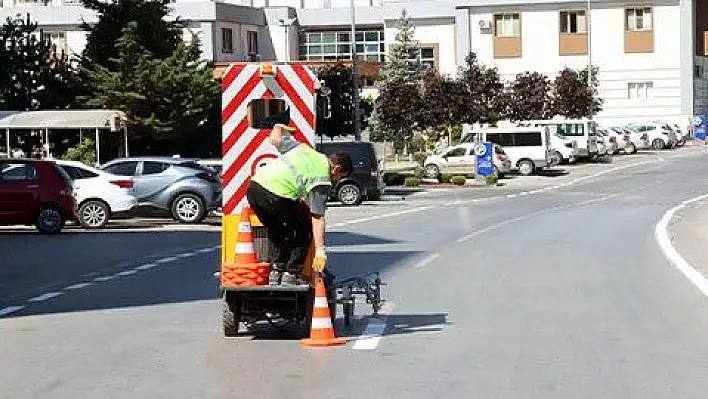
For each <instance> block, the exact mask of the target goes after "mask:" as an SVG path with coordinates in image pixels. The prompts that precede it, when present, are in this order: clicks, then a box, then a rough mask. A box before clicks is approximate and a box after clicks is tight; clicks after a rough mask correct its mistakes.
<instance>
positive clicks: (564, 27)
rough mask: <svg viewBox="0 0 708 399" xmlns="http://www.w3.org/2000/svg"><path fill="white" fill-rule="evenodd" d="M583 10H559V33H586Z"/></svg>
mask: <svg viewBox="0 0 708 399" xmlns="http://www.w3.org/2000/svg"><path fill="white" fill-rule="evenodd" d="M586 21H587V19H586V18H585V11H561V13H560V33H587V22H586Z"/></svg>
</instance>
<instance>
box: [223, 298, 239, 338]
mask: <svg viewBox="0 0 708 399" xmlns="http://www.w3.org/2000/svg"><path fill="white" fill-rule="evenodd" d="M221 318H222V323H223V325H224V336H226V337H235V336H237V335H238V330H239V324H240V322H241V302H240V301H239V300H238V299H235V298H233V297H231V296H230V295H228V294H227V293H224V301H223V302H222V316H221Z"/></svg>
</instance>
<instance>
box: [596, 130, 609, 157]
mask: <svg viewBox="0 0 708 399" xmlns="http://www.w3.org/2000/svg"><path fill="white" fill-rule="evenodd" d="M596 143H597V155H596V158H602V157H606V156H609V155H611V154H612V146H611V143H610V142H609V137H608V136H606V135H604V134H602V132H601V131H599V130H598V131H597V141H596Z"/></svg>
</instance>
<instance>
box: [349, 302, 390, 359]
mask: <svg viewBox="0 0 708 399" xmlns="http://www.w3.org/2000/svg"><path fill="white" fill-rule="evenodd" d="M395 307H396V305H395V304H394V303H393V302H387V303H385V304H384V306H383V308H382V309H381V310H380V311H379V316H378V317H374V318H372V319H371V320H369V324H368V325H367V326H366V329H365V330H364V333H362V334H361V335H360V336H359V338H357V340H356V343H354V347H353V348H352V349H355V350H373V349H376V347H377V346H378V345H379V342H380V341H381V336H382V335H383V334H384V332H385V331H386V325H387V324H386V322H387V320H388V316H389V315H390V314H391V313H392V312H393V309H394V308H395Z"/></svg>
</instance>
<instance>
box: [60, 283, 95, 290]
mask: <svg viewBox="0 0 708 399" xmlns="http://www.w3.org/2000/svg"><path fill="white" fill-rule="evenodd" d="M92 284H93V283H78V284H74V285H70V286H68V287H64V288H63V289H64V291H72V290H80V289H82V288H86V287H88V286H89V285H92Z"/></svg>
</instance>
